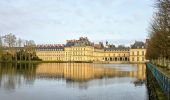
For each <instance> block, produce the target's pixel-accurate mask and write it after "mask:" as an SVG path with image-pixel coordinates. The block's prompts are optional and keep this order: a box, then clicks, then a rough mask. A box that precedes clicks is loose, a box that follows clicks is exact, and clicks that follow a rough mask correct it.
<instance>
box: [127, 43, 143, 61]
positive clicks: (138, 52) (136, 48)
mask: <svg viewBox="0 0 170 100" xmlns="http://www.w3.org/2000/svg"><path fill="white" fill-rule="evenodd" d="M145 55H146V48H145V43H144V42H141V41H135V43H134V44H133V45H131V49H130V62H131V63H144V62H145V61H146V58H145Z"/></svg>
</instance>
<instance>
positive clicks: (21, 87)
mask: <svg viewBox="0 0 170 100" xmlns="http://www.w3.org/2000/svg"><path fill="white" fill-rule="evenodd" d="M145 69H146V66H145V64H139V65H131V64H89V63H81V64H78V63H76V64H73V63H72V64H70V63H62V64H57V63H42V64H36V65H35V64H34V65H33V64H0V100H147V99H148V94H147V88H146V85H145V80H146V75H145Z"/></svg>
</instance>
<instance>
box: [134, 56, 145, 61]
mask: <svg viewBox="0 0 170 100" xmlns="http://www.w3.org/2000/svg"><path fill="white" fill-rule="evenodd" d="M132 61H135V57H132ZM137 61H140V58H139V57H137ZM142 61H145V58H144V57H142Z"/></svg>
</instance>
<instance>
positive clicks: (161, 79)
mask: <svg viewBox="0 0 170 100" xmlns="http://www.w3.org/2000/svg"><path fill="white" fill-rule="evenodd" d="M147 68H148V69H149V70H150V71H151V72H152V74H153V76H154V77H155V79H156V80H157V82H158V84H159V86H160V87H161V89H162V90H163V91H164V93H165V95H166V96H167V98H168V100H170V77H168V76H167V75H165V74H164V73H162V72H161V71H159V70H158V69H157V68H156V67H155V66H154V65H152V64H150V63H147Z"/></svg>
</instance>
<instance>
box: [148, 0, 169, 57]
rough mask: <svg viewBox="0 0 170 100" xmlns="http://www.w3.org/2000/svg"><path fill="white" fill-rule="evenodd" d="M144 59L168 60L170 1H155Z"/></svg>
mask: <svg viewBox="0 0 170 100" xmlns="http://www.w3.org/2000/svg"><path fill="white" fill-rule="evenodd" d="M154 8H155V13H154V15H153V20H152V22H151V25H150V28H149V29H150V31H149V40H148V44H147V54H146V57H147V59H149V60H156V59H163V60H170V0H155V5H154Z"/></svg>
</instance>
